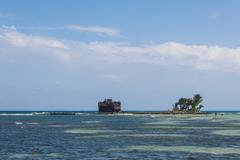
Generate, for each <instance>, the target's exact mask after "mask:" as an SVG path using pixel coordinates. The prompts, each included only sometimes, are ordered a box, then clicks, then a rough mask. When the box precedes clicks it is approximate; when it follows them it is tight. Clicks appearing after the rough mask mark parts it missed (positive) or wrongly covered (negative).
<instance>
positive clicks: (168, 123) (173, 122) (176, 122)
mask: <svg viewBox="0 0 240 160" xmlns="http://www.w3.org/2000/svg"><path fill="white" fill-rule="evenodd" d="M144 124H147V125H156V124H166V125H178V124H181V122H178V121H156V122H147V123H144Z"/></svg>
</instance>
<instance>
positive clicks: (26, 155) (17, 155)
mask: <svg viewBox="0 0 240 160" xmlns="http://www.w3.org/2000/svg"><path fill="white" fill-rule="evenodd" d="M43 157H45V158H46V157H59V154H57V153H48V154H29V153H11V154H10V155H9V158H14V159H23V158H43Z"/></svg>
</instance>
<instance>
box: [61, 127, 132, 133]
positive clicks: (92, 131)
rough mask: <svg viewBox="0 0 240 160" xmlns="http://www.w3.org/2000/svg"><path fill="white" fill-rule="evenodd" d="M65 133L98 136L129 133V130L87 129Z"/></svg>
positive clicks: (66, 131) (76, 129)
mask: <svg viewBox="0 0 240 160" xmlns="http://www.w3.org/2000/svg"><path fill="white" fill-rule="evenodd" d="M64 132H65V133H75V134H97V133H116V132H117V133H119V132H128V130H120V131H119V130H109V129H87V128H75V129H69V130H65V131H64Z"/></svg>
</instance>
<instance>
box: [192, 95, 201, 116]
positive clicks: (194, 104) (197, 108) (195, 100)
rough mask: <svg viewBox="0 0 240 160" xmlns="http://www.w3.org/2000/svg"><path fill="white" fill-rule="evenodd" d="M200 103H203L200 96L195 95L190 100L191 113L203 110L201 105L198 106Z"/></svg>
mask: <svg viewBox="0 0 240 160" xmlns="http://www.w3.org/2000/svg"><path fill="white" fill-rule="evenodd" d="M202 101H203V98H202V96H200V94H195V95H194V96H193V98H192V103H191V107H192V108H191V111H193V112H198V111H200V109H201V108H203V105H200V104H201V103H202Z"/></svg>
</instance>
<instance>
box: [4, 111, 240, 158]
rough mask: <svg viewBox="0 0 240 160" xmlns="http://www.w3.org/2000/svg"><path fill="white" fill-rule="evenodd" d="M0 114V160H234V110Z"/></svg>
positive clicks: (238, 152) (237, 140) (238, 147)
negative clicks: (183, 112) (197, 113)
mask: <svg viewBox="0 0 240 160" xmlns="http://www.w3.org/2000/svg"><path fill="white" fill-rule="evenodd" d="M75 113H77V114H76V115H48V114H47V112H17V111H16V112H0V160H80V159H81V160H124V159H126V160H139V159H143V160H174V159H177V160H226V159H228V160H230V159H232V160H239V159H240V112H218V113H217V115H215V114H214V113H212V114H207V115H154V114H139V115H135V114H133V113H125V114H98V113H96V112H75Z"/></svg>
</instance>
